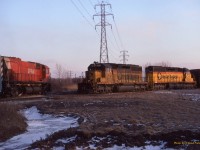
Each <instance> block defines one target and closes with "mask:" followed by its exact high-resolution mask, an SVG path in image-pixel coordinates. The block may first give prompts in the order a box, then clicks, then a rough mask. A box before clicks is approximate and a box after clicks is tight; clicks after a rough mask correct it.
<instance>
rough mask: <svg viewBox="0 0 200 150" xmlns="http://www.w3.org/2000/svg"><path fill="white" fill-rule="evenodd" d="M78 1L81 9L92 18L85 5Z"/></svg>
mask: <svg viewBox="0 0 200 150" xmlns="http://www.w3.org/2000/svg"><path fill="white" fill-rule="evenodd" d="M78 1H79V3H80V4H81V6H82V7H83V9H84V10H85V11H86V13H87V14H88V15H89V16H90V17H91V18H92V15H91V14H90V13H89V12H88V10H87V9H86V8H85V6H84V5H83V3H82V2H81V1H80V0H78Z"/></svg>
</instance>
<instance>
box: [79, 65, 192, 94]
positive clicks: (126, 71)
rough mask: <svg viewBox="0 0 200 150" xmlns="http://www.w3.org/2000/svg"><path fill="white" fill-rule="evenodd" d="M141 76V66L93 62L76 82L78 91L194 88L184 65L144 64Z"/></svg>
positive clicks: (98, 91) (100, 91) (102, 91)
mask: <svg viewBox="0 0 200 150" xmlns="http://www.w3.org/2000/svg"><path fill="white" fill-rule="evenodd" d="M145 75H146V76H145V77H144V78H143V77H142V67H141V66H139V65H132V64H114V63H97V62H95V63H93V64H90V65H89V67H88V70H87V71H86V77H85V79H84V80H83V82H82V83H79V84H78V91H79V92H80V93H104V92H105V93H106V92H125V91H144V90H157V89H184V88H194V87H195V86H196V82H195V81H194V79H193V78H192V76H191V73H190V71H189V70H188V69H186V68H178V67H162V66H148V67H146V69H145Z"/></svg>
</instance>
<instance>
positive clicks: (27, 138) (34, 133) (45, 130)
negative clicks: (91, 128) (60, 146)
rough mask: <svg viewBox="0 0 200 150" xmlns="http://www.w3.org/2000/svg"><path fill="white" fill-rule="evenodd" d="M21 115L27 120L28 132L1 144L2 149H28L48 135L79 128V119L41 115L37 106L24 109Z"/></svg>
mask: <svg viewBox="0 0 200 150" xmlns="http://www.w3.org/2000/svg"><path fill="white" fill-rule="evenodd" d="M21 113H22V114H23V115H24V116H25V117H26V118H27V124H28V128H27V131H26V132H25V133H23V134H20V135H17V136H15V137H13V138H11V139H9V140H7V141H5V142H2V143H0V148H1V149H15V150H21V149H26V148H27V147H28V146H29V145H30V144H31V143H33V142H35V141H37V140H40V139H43V138H45V137H46V136H47V135H50V134H52V133H54V132H57V131H59V130H64V129H68V128H70V127H77V126H78V122H77V120H78V118H72V117H66V116H63V115H60V116H54V115H49V114H40V113H39V110H38V109H37V108H36V107H35V106H34V107H31V108H28V109H24V110H22V111H21Z"/></svg>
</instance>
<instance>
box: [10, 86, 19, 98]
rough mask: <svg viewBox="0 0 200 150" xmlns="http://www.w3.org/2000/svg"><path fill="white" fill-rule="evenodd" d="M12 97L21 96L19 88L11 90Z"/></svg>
mask: <svg viewBox="0 0 200 150" xmlns="http://www.w3.org/2000/svg"><path fill="white" fill-rule="evenodd" d="M10 95H11V96H13V97H14V96H18V95H19V90H18V88H17V87H13V88H11V91H10Z"/></svg>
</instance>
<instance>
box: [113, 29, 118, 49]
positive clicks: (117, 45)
mask: <svg viewBox="0 0 200 150" xmlns="http://www.w3.org/2000/svg"><path fill="white" fill-rule="evenodd" d="M111 31H112V35H113V37H114V40H115V43H116V45H117V48H118V49H119V50H120V47H119V44H118V42H117V39H116V37H115V34H114V32H113V30H111Z"/></svg>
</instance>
